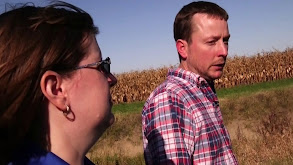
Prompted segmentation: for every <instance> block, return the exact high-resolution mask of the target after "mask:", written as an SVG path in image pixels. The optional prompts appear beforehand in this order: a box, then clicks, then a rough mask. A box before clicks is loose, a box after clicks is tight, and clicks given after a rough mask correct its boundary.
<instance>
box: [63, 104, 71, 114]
mask: <svg viewBox="0 0 293 165" xmlns="http://www.w3.org/2000/svg"><path fill="white" fill-rule="evenodd" d="M70 111H71V110H70V108H69V106H68V105H66V110H65V111H63V115H64V116H67V115H68V114H69V113H70Z"/></svg>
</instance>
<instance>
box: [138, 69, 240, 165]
mask: <svg viewBox="0 0 293 165" xmlns="http://www.w3.org/2000/svg"><path fill="white" fill-rule="evenodd" d="M212 88H213V87H211V86H210V85H209V84H208V83H207V81H206V80H205V79H204V78H202V77H200V76H199V75H197V74H195V73H192V72H189V71H186V70H183V69H180V68H178V69H175V70H169V72H168V76H167V80H166V81H165V82H163V83H162V84H161V85H160V86H159V87H157V88H156V89H155V90H154V91H153V92H152V93H151V95H150V96H149V98H148V100H147V101H146V103H145V105H144V108H143V111H142V131H143V141H144V156H145V160H146V164H147V165H152V164H176V165H177V164H184V165H191V164H193V165H196V164H221V165H223V164H238V163H237V160H236V158H235V156H234V154H233V152H232V148H231V140H230V137H229V134H228V131H227V129H226V128H225V126H224V125H223V119H222V114H221V111H220V107H219V101H218V98H217V96H216V94H215V93H214V92H213V90H212Z"/></svg>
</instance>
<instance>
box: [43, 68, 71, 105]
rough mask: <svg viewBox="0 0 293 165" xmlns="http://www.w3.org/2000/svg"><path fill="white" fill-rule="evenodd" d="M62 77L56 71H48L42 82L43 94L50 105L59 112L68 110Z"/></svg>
mask: <svg viewBox="0 0 293 165" xmlns="http://www.w3.org/2000/svg"><path fill="white" fill-rule="evenodd" d="M62 83H63V82H62V77H61V76H60V75H59V74H58V73H56V72H54V71H50V70H49V71H46V72H45V73H44V74H43V76H42V78H41V82H40V86H41V89H42V92H43V94H44V95H45V97H46V98H47V99H48V101H49V102H50V103H52V104H53V105H55V106H56V107H57V108H58V109H59V110H65V109H66V105H65V104H66V94H65V93H64V89H63V84H62Z"/></svg>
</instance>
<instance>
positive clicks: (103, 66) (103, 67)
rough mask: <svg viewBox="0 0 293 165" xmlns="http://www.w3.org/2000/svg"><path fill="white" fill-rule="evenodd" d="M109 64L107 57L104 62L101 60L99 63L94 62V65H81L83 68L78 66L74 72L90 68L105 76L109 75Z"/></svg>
mask: <svg viewBox="0 0 293 165" xmlns="http://www.w3.org/2000/svg"><path fill="white" fill-rule="evenodd" d="M110 64H111V60H110V58H109V57H107V58H106V59H105V60H102V61H99V62H95V63H91V64H87V65H83V66H78V67H76V68H75V70H78V69H83V68H92V69H97V70H98V71H101V72H103V73H105V74H109V73H111V72H110ZM93 66H97V67H93Z"/></svg>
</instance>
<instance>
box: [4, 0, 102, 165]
mask: <svg viewBox="0 0 293 165" xmlns="http://www.w3.org/2000/svg"><path fill="white" fill-rule="evenodd" d="M95 34H98V29H97V27H95V26H94V25H93V20H92V18H91V17H90V15H89V14H88V13H86V12H84V11H83V10H81V9H79V8H77V7H75V6H73V5H71V4H68V3H65V2H60V1H58V2H56V3H55V4H52V5H49V6H47V7H34V6H27V5H25V6H23V7H20V8H17V9H13V10H11V11H8V12H5V13H3V14H1V15H0V129H1V130H0V131H1V136H0V144H1V145H0V146H1V147H0V155H1V157H3V158H5V159H4V160H0V164H2V163H3V162H7V161H8V160H9V158H11V156H12V155H13V154H14V153H15V152H16V151H17V150H18V149H19V148H20V147H21V144H22V143H23V142H24V141H26V140H32V141H34V142H37V144H38V145H41V147H42V148H43V149H45V150H49V148H50V146H49V145H50V141H49V140H48V139H47V137H48V136H47V135H48V132H47V130H48V129H47V127H48V125H47V112H46V111H45V110H44V108H42V106H43V105H44V102H45V101H46V99H45V97H44V96H43V94H42V91H41V88H40V79H41V77H42V75H43V74H44V73H45V72H46V71H47V70H52V71H55V72H57V73H59V74H61V75H62V76H70V73H71V72H72V70H73V68H74V67H76V66H77V65H78V64H79V62H80V61H81V60H82V59H83V58H84V56H85V54H86V49H87V46H86V45H85V44H84V40H85V39H86V38H87V36H89V35H95Z"/></svg>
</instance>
